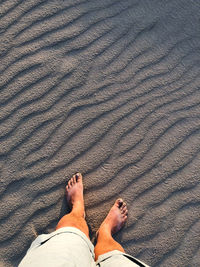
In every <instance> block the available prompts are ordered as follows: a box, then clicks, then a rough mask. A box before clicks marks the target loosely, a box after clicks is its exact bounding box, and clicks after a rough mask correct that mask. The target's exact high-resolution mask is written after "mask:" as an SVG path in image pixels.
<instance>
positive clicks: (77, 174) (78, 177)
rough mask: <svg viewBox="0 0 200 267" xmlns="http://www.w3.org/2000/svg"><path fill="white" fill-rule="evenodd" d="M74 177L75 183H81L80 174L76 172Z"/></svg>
mask: <svg viewBox="0 0 200 267" xmlns="http://www.w3.org/2000/svg"><path fill="white" fill-rule="evenodd" d="M75 177H76V182H79V181H81V179H82V175H81V173H80V172H77V173H76V174H75Z"/></svg>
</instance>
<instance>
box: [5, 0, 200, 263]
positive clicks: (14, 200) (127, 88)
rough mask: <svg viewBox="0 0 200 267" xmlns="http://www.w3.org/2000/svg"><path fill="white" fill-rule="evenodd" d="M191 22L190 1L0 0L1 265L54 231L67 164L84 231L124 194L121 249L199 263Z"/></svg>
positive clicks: (197, 103) (197, 69)
mask: <svg viewBox="0 0 200 267" xmlns="http://www.w3.org/2000/svg"><path fill="white" fill-rule="evenodd" d="M199 25H200V4H199V2H198V1H192V0H178V1H177V0H176V1H175V0H174V1H161V0H157V1H155V0H152V1H144V0H140V1H136V0H132V1H126V0H123V1H117V0H101V1H99V0H93V1H89V0H88V1H85V0H82V1H81V0H66V1H61V0H57V1H43V0H30V1H28V0H27V1H25V0H2V1H1V3H0V38H1V42H0V52H1V57H0V59H1V61H0V62H1V64H0V71H1V79H0V88H1V89H0V171H1V182H0V193H1V200H0V241H1V242H0V243H1V245H0V246H1V247H0V259H1V263H2V265H3V266H8V267H11V266H16V265H17V264H18V263H19V261H20V260H21V259H22V257H23V256H24V254H25V253H26V250H27V249H28V247H29V246H30V244H31V242H32V241H33V240H34V238H35V235H36V234H40V233H46V232H50V231H52V230H53V229H54V226H55V224H56V222H57V221H58V220H59V218H61V216H62V215H64V213H65V211H66V210H67V206H66V202H65V198H64V187H65V184H66V181H67V180H68V179H69V178H70V177H71V175H72V174H74V173H75V172H76V171H80V172H81V173H82V174H83V176H84V186H85V204H86V207H87V209H86V212H87V221H88V223H89V225H90V227H91V229H92V233H91V236H93V234H94V232H95V231H96V230H97V229H98V227H99V225H100V223H101V221H102V220H103V218H104V217H105V215H106V213H107V211H108V210H109V208H110V207H111V205H112V204H113V202H114V201H115V199H116V198H117V197H123V198H124V199H125V200H126V201H127V204H128V208H129V220H128V223H127V224H126V227H125V229H124V230H123V231H122V232H120V233H119V234H118V235H117V240H118V241H120V242H121V243H122V245H123V246H124V248H125V250H126V251H127V252H128V253H131V254H132V255H133V256H135V257H137V258H139V259H141V260H143V261H144V262H146V263H147V264H149V265H151V266H154V267H168V266H170V267H175V266H176V267H180V266H181V267H198V266H200V249H199V248H200V221H199V214H200V204H199V203H200V184H199V181H200V171H199V166H200V153H199V151H200V30H199ZM1 263H0V264H1Z"/></svg>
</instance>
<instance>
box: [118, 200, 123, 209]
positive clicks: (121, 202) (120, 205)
mask: <svg viewBox="0 0 200 267" xmlns="http://www.w3.org/2000/svg"><path fill="white" fill-rule="evenodd" d="M118 203H119V208H121V207H122V204H123V201H121V200H119V202H118Z"/></svg>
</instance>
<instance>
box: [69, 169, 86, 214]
mask: <svg viewBox="0 0 200 267" xmlns="http://www.w3.org/2000/svg"><path fill="white" fill-rule="evenodd" d="M66 198H67V202H68V204H69V205H70V207H71V208H72V211H73V212H74V213H77V215H79V216H82V217H84V216H85V208H84V199H83V177H82V175H81V173H76V174H75V175H73V177H72V178H71V179H70V180H69V182H68V185H67V186H66Z"/></svg>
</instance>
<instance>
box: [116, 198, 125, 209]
mask: <svg viewBox="0 0 200 267" xmlns="http://www.w3.org/2000/svg"><path fill="white" fill-rule="evenodd" d="M115 205H116V206H117V207H118V208H119V209H120V208H121V207H122V205H123V199H122V198H118V199H117V200H116V201H115Z"/></svg>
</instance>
